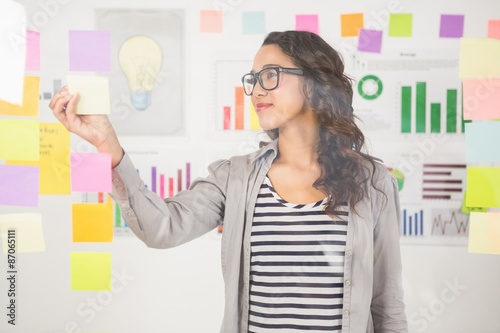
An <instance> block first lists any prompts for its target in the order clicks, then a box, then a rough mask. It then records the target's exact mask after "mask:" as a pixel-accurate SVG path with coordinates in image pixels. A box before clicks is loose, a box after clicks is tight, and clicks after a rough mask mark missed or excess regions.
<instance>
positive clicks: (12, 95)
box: [0, 1, 26, 105]
mask: <svg viewBox="0 0 500 333" xmlns="http://www.w3.org/2000/svg"><path fill="white" fill-rule="evenodd" d="M0 36H2V38H0V73H1V75H0V100H2V101H5V102H8V103H11V104H18V105H21V103H22V101H23V84H24V71H25V67H26V10H25V8H24V7H23V6H22V5H20V4H19V3H17V2H15V1H0Z"/></svg>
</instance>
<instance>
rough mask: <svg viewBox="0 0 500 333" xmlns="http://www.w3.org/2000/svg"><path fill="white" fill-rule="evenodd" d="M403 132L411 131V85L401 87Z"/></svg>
mask: <svg viewBox="0 0 500 333" xmlns="http://www.w3.org/2000/svg"><path fill="white" fill-rule="evenodd" d="M401 133H411V87H409V86H403V87H401Z"/></svg>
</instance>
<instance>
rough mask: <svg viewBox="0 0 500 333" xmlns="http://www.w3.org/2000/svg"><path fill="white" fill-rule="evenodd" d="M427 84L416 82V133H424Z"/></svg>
mask: <svg viewBox="0 0 500 333" xmlns="http://www.w3.org/2000/svg"><path fill="white" fill-rule="evenodd" d="M426 90H427V84H426V83H425V82H417V93H416V101H417V103H416V106H415V110H416V123H417V127H416V131H417V133H425V104H426Z"/></svg>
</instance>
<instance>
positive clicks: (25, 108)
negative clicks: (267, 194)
mask: <svg viewBox="0 0 500 333" xmlns="http://www.w3.org/2000/svg"><path fill="white" fill-rule="evenodd" d="M39 106H40V77H39V76H25V77H24V88H23V101H22V102H21V105H19V104H11V103H8V102H5V101H0V115H6V116H24V117H38V110H39Z"/></svg>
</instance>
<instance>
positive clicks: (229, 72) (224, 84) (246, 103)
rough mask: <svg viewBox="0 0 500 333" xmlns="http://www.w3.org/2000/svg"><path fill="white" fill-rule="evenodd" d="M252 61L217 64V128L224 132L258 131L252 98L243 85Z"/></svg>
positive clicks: (220, 62) (221, 62)
mask: <svg viewBox="0 0 500 333" xmlns="http://www.w3.org/2000/svg"><path fill="white" fill-rule="evenodd" d="M251 66H252V63H251V62H250V61H218V62H217V63H216V84H215V86H216V96H217V100H216V107H215V112H216V116H215V127H216V129H217V130H223V131H245V130H246V131H258V130H260V126H259V121H258V119H257V115H256V113H255V109H254V108H253V105H252V103H251V100H250V97H249V96H246V95H245V92H244V90H243V86H242V83H241V77H242V76H243V74H245V73H248V72H249V71H250V70H251Z"/></svg>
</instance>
